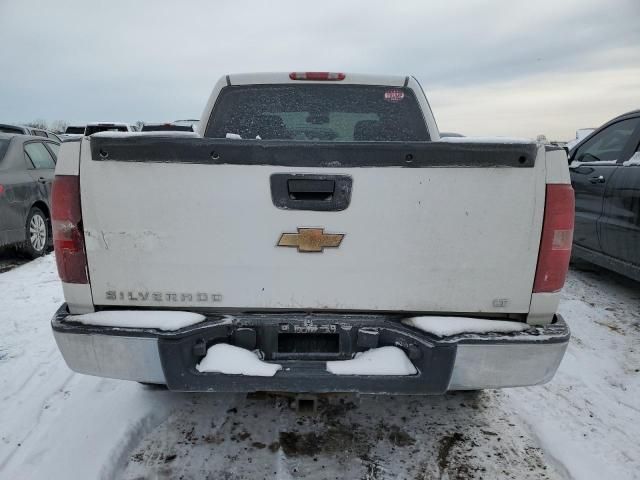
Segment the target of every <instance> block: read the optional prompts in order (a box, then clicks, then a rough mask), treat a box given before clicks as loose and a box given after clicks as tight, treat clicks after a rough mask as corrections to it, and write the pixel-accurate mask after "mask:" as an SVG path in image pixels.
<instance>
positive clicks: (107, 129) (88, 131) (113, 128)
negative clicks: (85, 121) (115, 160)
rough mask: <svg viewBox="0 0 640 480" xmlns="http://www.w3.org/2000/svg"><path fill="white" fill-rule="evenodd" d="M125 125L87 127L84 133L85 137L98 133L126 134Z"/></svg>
mask: <svg viewBox="0 0 640 480" xmlns="http://www.w3.org/2000/svg"><path fill="white" fill-rule="evenodd" d="M126 131H128V130H127V127H126V125H88V126H87V128H86V129H85V131H84V134H85V136H87V137H88V136H89V135H93V134H94V133H98V132H126Z"/></svg>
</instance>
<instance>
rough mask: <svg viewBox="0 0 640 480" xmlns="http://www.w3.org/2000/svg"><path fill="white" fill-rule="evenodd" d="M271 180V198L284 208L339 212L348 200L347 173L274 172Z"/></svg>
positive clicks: (348, 183)
mask: <svg viewBox="0 0 640 480" xmlns="http://www.w3.org/2000/svg"><path fill="white" fill-rule="evenodd" d="M270 182H271V200H272V201H273V204H274V205H275V206H276V207H278V208H281V209H283V210H312V211H320V212H338V211H341V210H344V209H346V208H347V207H348V206H349V203H350V202H351V186H352V183H353V180H352V178H351V177H350V176H349V175H319V174H318V175H316V174H307V173H300V174H299V173H274V174H272V175H271V178H270Z"/></svg>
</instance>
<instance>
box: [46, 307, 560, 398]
mask: <svg viewBox="0 0 640 480" xmlns="http://www.w3.org/2000/svg"><path fill="white" fill-rule="evenodd" d="M67 316H68V310H67V307H66V305H63V306H62V307H61V308H60V309H59V310H58V312H57V313H56V314H55V316H54V318H53V320H52V328H53V332H54V336H55V339H56V342H57V343H58V347H59V348H60V351H61V352H62V355H63V357H64V359H65V361H66V362H67V365H68V366H69V367H70V368H71V369H72V370H74V371H76V372H79V373H84V374H88V375H97V376H101V377H110V378H118V379H125V380H136V381H139V382H148V383H159V384H166V385H167V386H168V388H169V389H171V390H176V391H203V392H204V391H209V392H253V391H280V392H300V393H301V392H313V393H329V392H358V393H386V394H442V393H444V392H446V391H448V390H465V389H482V388H502V387H515V386H526V385H537V384H541V383H545V382H548V381H549V380H550V379H551V378H552V377H553V375H554V374H555V372H556V370H557V368H558V366H559V365H560V361H561V360H562V357H563V355H564V352H565V350H566V347H567V344H568V342H569V336H570V334H569V329H568V327H567V325H566V323H565V322H564V320H563V319H562V317H560V316H559V315H557V316H556V318H555V322H554V323H552V324H551V325H547V326H545V327H532V328H531V329H530V330H527V331H525V332H520V333H513V334H482V335H479V334H463V335H456V336H452V337H445V338H437V337H434V336H432V335H429V334H426V333H424V332H421V331H419V330H416V329H414V328H411V327H407V326H405V325H402V324H401V323H400V321H399V320H400V319H401V317H398V316H391V315H351V314H321V315H314V316H312V317H309V316H306V315H304V314H242V315H237V316H235V317H233V319H229V318H225V317H223V316H215V315H211V316H208V317H207V320H206V321H205V322H202V323H199V324H197V325H193V326H191V327H186V328H183V329H181V330H177V331H172V332H163V331H159V330H155V329H151V330H150V329H135V328H113V327H99V326H88V325H81V324H78V323H74V322H70V321H67V320H66V317H67ZM283 333H295V334H296V335H299V337H298V336H296V337H295V338H300V339H303V338H304V340H303V344H304V345H305V346H309V345H314V342H313V341H312V342H308V341H307V339H309V338H310V337H304V336H305V335H308V334H309V333H311V334H314V333H315V334H328V337H329V338H332V339H334V340H335V342H334V341H333V340H331V343H333V344H334V345H335V348H334V349H332V352H331V353H317V351H315V352H309V351H306V350H305V351H304V352H302V353H300V352H296V347H294V348H287V349H284V348H282V345H281V347H278V342H279V340H278V338H282V334H283ZM218 342H225V343H230V344H235V345H238V346H242V347H245V348H248V349H259V350H261V351H262V352H263V353H264V355H265V359H266V360H267V361H273V362H277V363H279V364H281V365H282V366H283V369H282V370H281V371H279V372H277V373H276V375H275V376H273V377H253V376H242V375H226V374H221V373H201V372H198V371H197V370H196V368H195V365H196V364H197V363H198V362H199V361H200V359H201V358H202V356H204V353H205V351H206V348H207V347H208V346H210V345H211V344H213V343H218ZM281 343H282V341H281ZM385 345H395V346H398V347H400V348H402V349H403V350H404V351H405V353H406V354H407V356H408V357H409V358H410V359H411V361H412V363H413V364H414V366H415V367H416V369H417V370H418V373H417V374H416V375H410V376H368V375H350V376H340V375H334V374H331V373H329V372H327V371H326V368H325V362H326V361H327V360H338V359H347V358H351V356H352V354H353V353H354V352H356V351H363V350H367V349H368V348H374V347H378V346H385ZM283 350H284V351H283ZM311 350H314V349H313V348H311Z"/></svg>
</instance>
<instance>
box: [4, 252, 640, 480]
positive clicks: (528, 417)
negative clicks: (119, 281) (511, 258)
mask: <svg viewBox="0 0 640 480" xmlns="http://www.w3.org/2000/svg"><path fill="white" fill-rule="evenodd" d="M61 301H62V292H61V288H60V284H59V282H58V280H57V277H56V274H55V265H54V261H53V256H52V255H49V256H47V257H45V258H42V259H39V260H35V261H33V262H29V263H27V264H25V265H22V266H19V267H16V268H13V270H10V271H7V272H5V273H1V274H0V402H1V403H0V406H1V407H2V408H0V478H2V479H4V478H7V479H54V480H55V479H65V480H67V479H76V478H78V479H93V478H105V479H112V478H124V479H140V478H184V479H199V478H211V479H222V478H225V479H254V478H280V479H292V478H323V479H324V478H332V479H333V478H361V479H395V478H402V479H405V478H407V479H429V478H449V479H452V478H513V479H522V478H531V479H539V478H548V479H556V478H576V479H591V478H615V479H616V480H617V479H633V478H640V474H639V473H638V472H640V458H639V457H638V452H639V451H640V431H639V428H640V421H639V420H640V411H639V405H638V398H640V374H639V373H638V369H639V368H640V345H639V343H640V342H639V340H638V339H639V338H640V288H639V285H638V284H637V283H633V282H630V281H626V280H624V279H622V278H621V277H618V276H616V275H613V274H609V273H605V272H588V271H573V272H571V274H570V277H569V282H568V284H567V287H566V288H565V293H564V301H563V303H562V305H561V312H562V313H563V314H564V315H565V318H566V319H567V321H568V323H569V324H570V326H571V328H572V332H573V337H572V341H571V344H570V346H569V349H568V351H567V355H566V358H565V360H564V361H563V363H562V365H561V367H560V370H559V372H558V374H557V376H556V378H555V379H554V380H553V381H552V382H551V383H549V384H548V385H545V386H541V387H532V388H520V389H510V390H502V391H484V392H480V393H473V392H464V393H455V394H449V395H445V396H441V397H384V396H363V397H361V398H360V399H358V398H357V397H353V396H346V397H327V398H325V399H323V400H322V401H321V403H320V405H319V408H318V413H317V414H316V415H308V416H305V415H300V414H297V413H295V412H294V411H293V410H292V409H291V408H289V406H288V400H287V398H286V397H274V396H268V395H265V396H259V395H250V396H246V395H239V394H176V393H171V392H167V391H163V390H152V389H149V388H148V387H144V386H142V385H138V384H136V383H133V382H121V381H116V380H107V379H99V378H94V377H87V376H82V375H76V374H73V373H72V372H70V371H69V370H68V369H67V367H66V365H65V364H64V361H63V360H62V358H61V356H60V354H59V353H58V351H57V348H56V346H55V342H54V340H53V336H52V335H51V332H50V327H49V319H50V317H51V316H52V315H53V313H54V312H55V310H56V308H57V307H58V305H59V304H60V302H61Z"/></svg>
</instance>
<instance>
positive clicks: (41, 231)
mask: <svg viewBox="0 0 640 480" xmlns="http://www.w3.org/2000/svg"><path fill="white" fill-rule="evenodd" d="M48 244H49V225H48V220H47V216H46V215H45V214H44V213H42V210H40V209H39V208H37V207H33V208H32V209H31V210H30V211H29V215H27V225H26V230H25V244H24V252H25V253H26V254H27V255H28V256H30V257H31V258H37V257H40V256H42V255H44V253H45V252H46V251H47V246H48Z"/></svg>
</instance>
